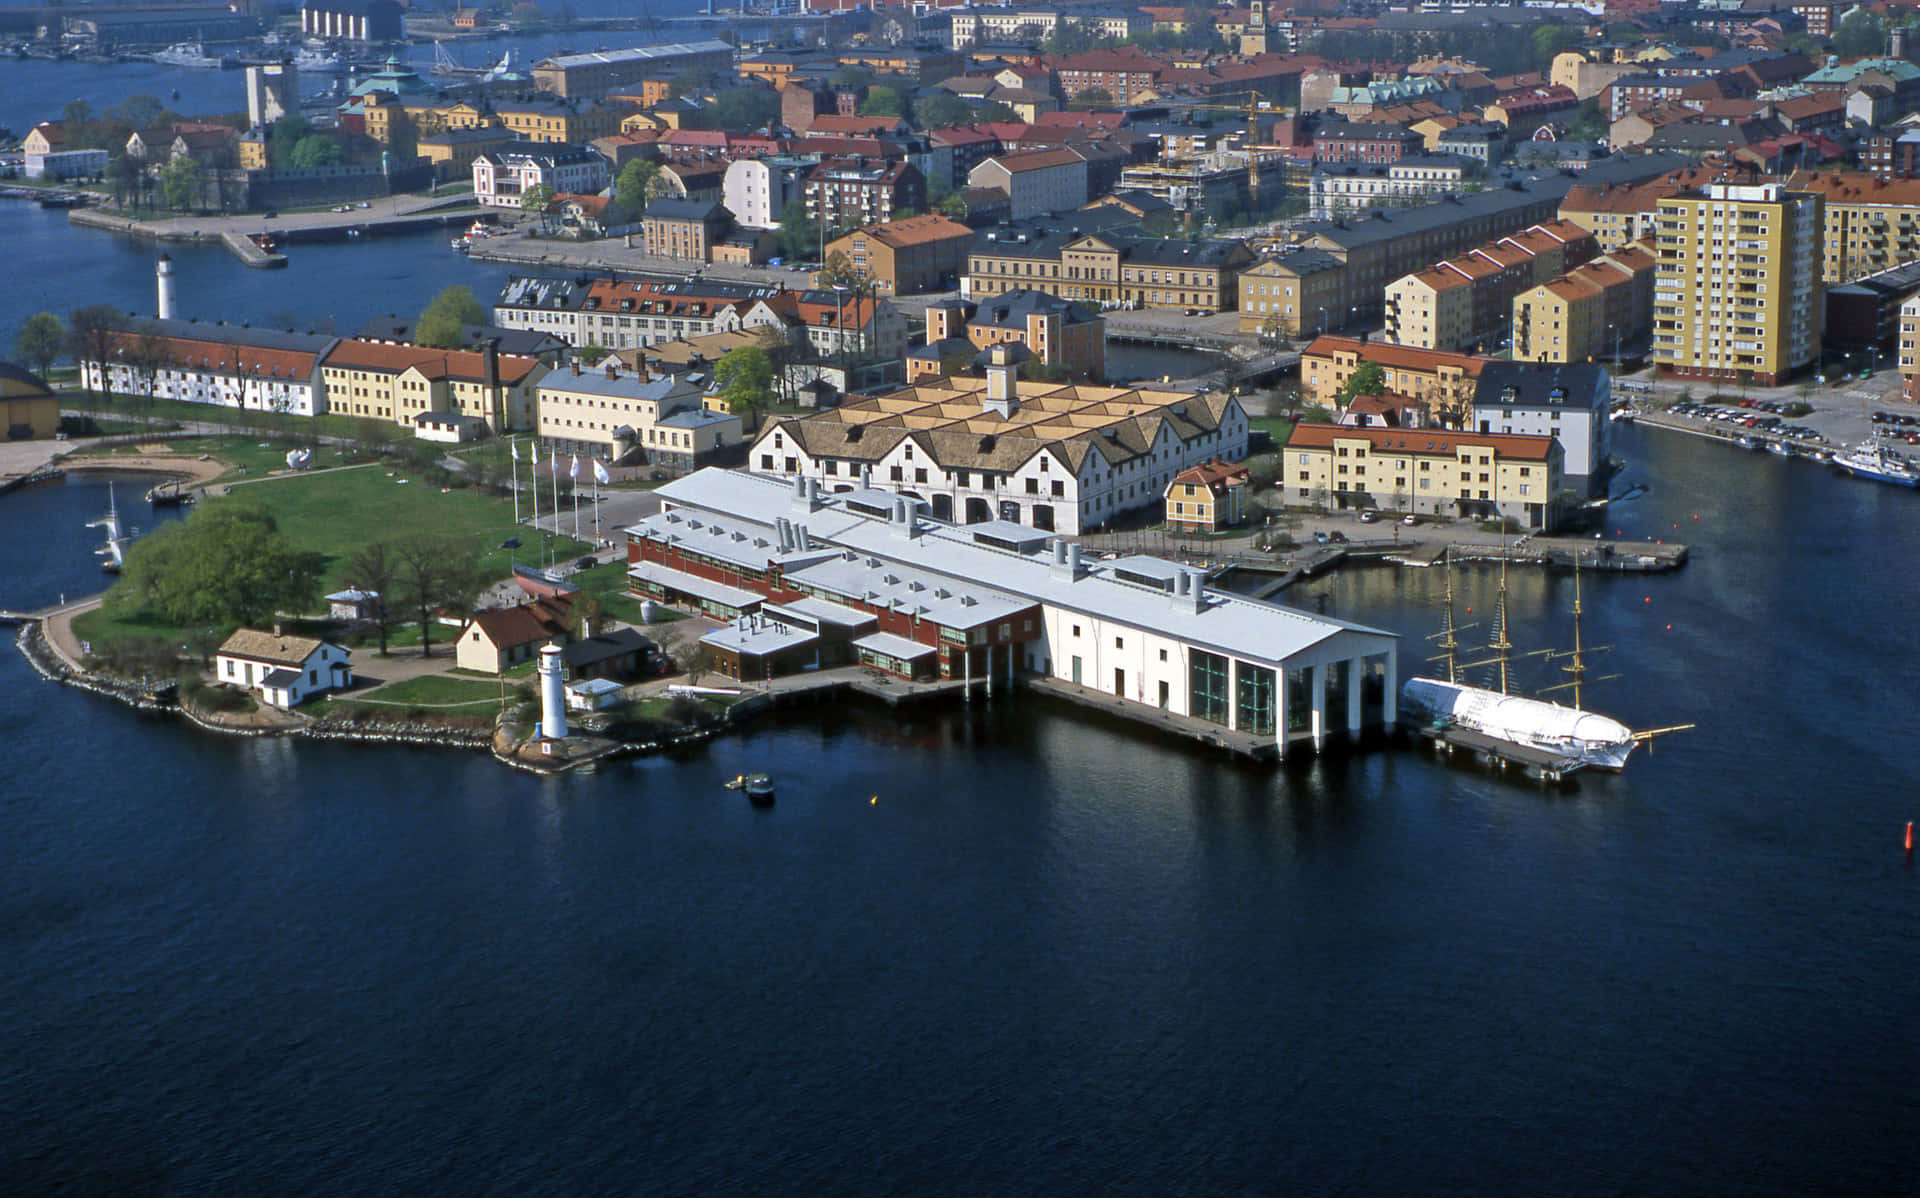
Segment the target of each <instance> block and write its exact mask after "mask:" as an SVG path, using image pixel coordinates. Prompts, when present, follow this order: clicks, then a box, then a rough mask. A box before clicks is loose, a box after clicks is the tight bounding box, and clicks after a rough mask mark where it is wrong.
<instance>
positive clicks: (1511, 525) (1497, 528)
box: [1480, 516, 1520, 536]
mask: <svg viewBox="0 0 1920 1198" xmlns="http://www.w3.org/2000/svg"><path fill="white" fill-rule="evenodd" d="M1480 531H1481V532H1502V533H1506V534H1508V535H1509V536H1511V535H1512V534H1514V533H1517V532H1519V531H1520V521H1518V520H1516V519H1514V518H1513V517H1512V516H1502V517H1500V518H1499V519H1498V520H1482V521H1481V522H1480Z"/></svg>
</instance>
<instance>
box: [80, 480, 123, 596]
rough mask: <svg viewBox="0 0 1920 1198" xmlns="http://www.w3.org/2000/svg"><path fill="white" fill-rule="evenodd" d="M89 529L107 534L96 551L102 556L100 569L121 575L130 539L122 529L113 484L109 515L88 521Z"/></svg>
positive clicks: (109, 498)
mask: <svg viewBox="0 0 1920 1198" xmlns="http://www.w3.org/2000/svg"><path fill="white" fill-rule="evenodd" d="M87 527H88V528H97V529H99V530H100V531H101V532H103V533H105V534H106V541H105V542H104V543H103V544H101V545H100V546H99V547H98V548H96V549H95V550H94V552H95V553H97V554H99V555H100V569H101V570H102V571H104V572H105V573H108V574H118V573H120V568H121V567H122V566H124V565H125V564H126V561H127V554H126V544H127V540H128V537H127V536H126V534H125V533H124V532H122V531H121V528H120V505H119V503H118V502H116V500H115V498H114V494H113V484H112V483H108V484H107V514H106V515H104V516H100V517H97V518H95V519H92V520H89V521H87Z"/></svg>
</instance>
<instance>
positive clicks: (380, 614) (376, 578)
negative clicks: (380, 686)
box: [345, 541, 400, 657]
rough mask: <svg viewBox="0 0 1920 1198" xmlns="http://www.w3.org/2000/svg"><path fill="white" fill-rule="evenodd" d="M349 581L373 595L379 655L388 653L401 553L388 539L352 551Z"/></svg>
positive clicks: (348, 574)
mask: <svg viewBox="0 0 1920 1198" xmlns="http://www.w3.org/2000/svg"><path fill="white" fill-rule="evenodd" d="M345 578H346V583H347V585H348V586H350V587H353V588H354V589H356V590H361V591H365V592H366V593H367V594H369V595H372V596H373V597H374V598H373V607H372V611H373V617H372V619H373V627H374V630H375V631H376V632H377V633H379V635H380V656H382V657H385V656H386V655H387V630H388V629H389V628H391V627H393V613H394V606H393V603H392V601H393V600H394V599H395V598H396V597H397V592H396V591H395V589H394V588H395V584H397V583H398V582H399V580H400V555H399V554H398V553H396V552H394V549H393V546H391V545H389V544H387V542H385V541H373V542H370V543H368V544H366V545H362V546H361V547H360V548H358V549H356V550H354V551H353V553H352V554H351V555H350V556H349V557H348V558H347V568H346V573H345Z"/></svg>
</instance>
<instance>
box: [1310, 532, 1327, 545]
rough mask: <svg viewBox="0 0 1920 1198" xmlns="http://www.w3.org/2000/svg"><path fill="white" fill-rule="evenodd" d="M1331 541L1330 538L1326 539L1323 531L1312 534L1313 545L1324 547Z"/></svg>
mask: <svg viewBox="0 0 1920 1198" xmlns="http://www.w3.org/2000/svg"><path fill="white" fill-rule="evenodd" d="M1331 539H1332V538H1330V537H1328V536H1327V534H1326V532H1325V531H1324V530H1323V531H1318V532H1315V533H1314V534H1313V543H1314V544H1316V545H1324V544H1326V543H1327V542H1328V541H1329V540H1331Z"/></svg>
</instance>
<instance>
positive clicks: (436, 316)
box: [413, 283, 487, 349]
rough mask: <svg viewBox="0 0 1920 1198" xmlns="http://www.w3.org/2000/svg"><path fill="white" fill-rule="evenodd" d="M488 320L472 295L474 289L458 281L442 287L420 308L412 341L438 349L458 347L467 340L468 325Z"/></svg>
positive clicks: (483, 322)
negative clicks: (438, 292) (437, 293)
mask: <svg viewBox="0 0 1920 1198" xmlns="http://www.w3.org/2000/svg"><path fill="white" fill-rule="evenodd" d="M485 323H487V310H486V309H485V308H483V307H481V306H480V301H479V300H477V299H475V298H474V297H473V291H472V289H471V288H468V287H465V286H462V285H461V284H458V283H455V284H453V285H452V286H450V287H445V288H442V289H441V291H440V294H439V295H436V296H434V297H433V300H432V302H430V303H429V304H427V306H426V307H425V308H424V309H422V310H421V312H420V319H419V320H417V321H415V322H414V326H413V343H414V344H415V345H426V346H432V347H434V348H436V349H458V348H459V347H460V346H461V345H463V344H465V342H466V326H467V325H470V324H485Z"/></svg>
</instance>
